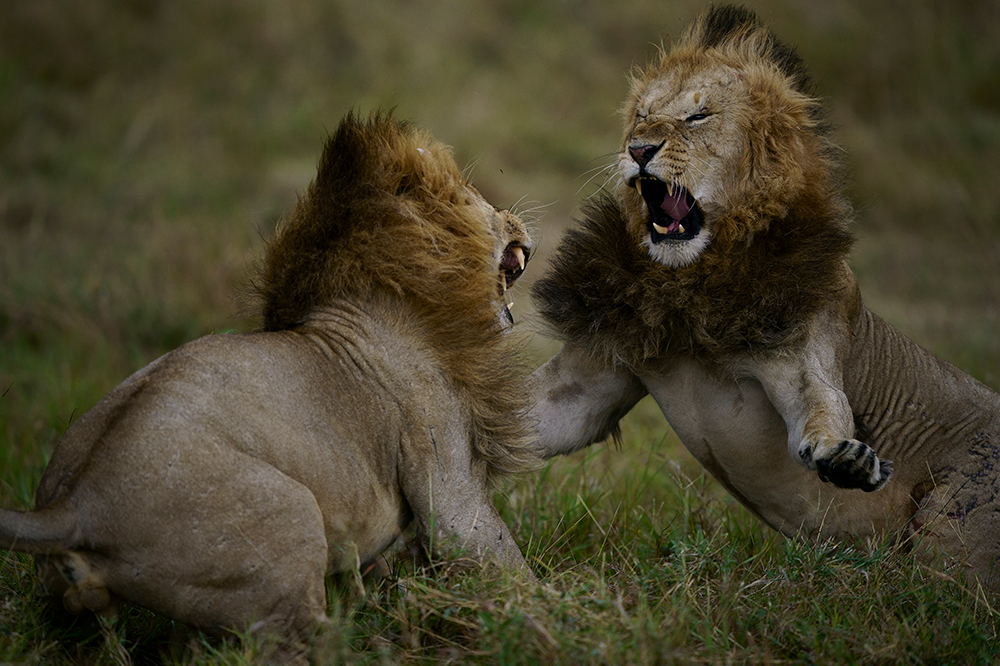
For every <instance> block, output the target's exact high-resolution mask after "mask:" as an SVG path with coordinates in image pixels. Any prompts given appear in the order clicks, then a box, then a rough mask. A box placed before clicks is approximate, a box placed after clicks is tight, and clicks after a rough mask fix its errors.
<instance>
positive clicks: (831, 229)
mask: <svg viewBox="0 0 1000 666" xmlns="http://www.w3.org/2000/svg"><path fill="white" fill-rule="evenodd" d="M623 109H624V114H625V135H624V139H623V142H622V146H621V151H620V153H619V160H618V173H619V180H618V183H617V187H616V190H615V192H614V196H610V195H609V194H608V193H601V194H600V195H599V196H596V197H594V198H592V199H591V200H590V201H588V202H586V203H585V204H584V206H583V219H582V221H581V225H580V226H579V227H578V228H575V229H572V230H570V231H569V232H568V233H567V235H566V237H565V238H564V239H563V242H562V243H561V244H560V247H559V250H558V252H557V253H556V255H555V257H554V258H553V260H552V268H551V269H550V270H549V272H548V273H547V274H546V275H545V276H544V277H543V278H542V279H540V280H539V281H537V282H536V283H535V285H534V289H533V293H534V296H535V300H536V302H537V303H538V304H539V312H540V313H541V314H542V315H543V317H545V319H546V320H547V321H548V322H549V323H550V324H551V326H552V329H553V331H555V332H556V333H557V334H558V335H559V336H560V337H561V338H563V339H564V340H571V341H574V342H578V343H580V344H585V345H586V346H588V347H590V348H591V349H592V351H593V353H594V355H595V356H596V357H598V358H602V359H605V360H606V361H608V362H610V363H624V364H626V365H629V366H633V367H639V366H641V365H642V364H643V363H645V362H646V361H647V360H648V359H650V358H654V357H659V358H669V357H670V355H671V354H674V353H678V352H680V353H685V354H693V355H697V356H699V357H702V358H705V359H716V358H719V357H721V356H724V355H727V354H741V353H746V352H752V353H767V352H770V351H771V350H774V349H780V348H781V347H782V346H785V345H788V344H790V343H792V342H793V341H795V340H796V339H798V338H800V337H801V335H803V331H804V327H803V323H804V322H805V321H806V320H807V319H808V317H809V316H810V314H811V313H812V312H815V311H816V309H817V308H819V307H821V306H822V305H823V304H824V303H828V302H829V300H830V298H831V294H832V293H835V292H837V291H838V290H842V289H845V288H848V286H849V285H850V284H852V282H853V278H852V277H851V276H850V274H849V271H848V269H847V264H846V257H847V254H848V252H849V251H850V248H851V245H852V243H853V240H854V239H853V234H852V230H851V227H852V224H853V213H852V210H851V206H850V203H849V201H848V199H847V197H846V195H845V193H844V188H843V185H844V177H843V172H842V169H841V166H840V164H839V162H838V160H837V152H838V151H837V148H836V147H835V146H834V144H833V143H832V142H831V141H830V139H829V138H828V134H829V129H828V126H827V123H826V122H825V121H824V119H823V110H822V107H821V105H820V103H819V102H818V100H817V99H816V98H815V96H814V95H813V93H812V89H811V86H810V83H809V78H808V76H807V74H806V71H805V69H804V66H803V65H802V63H801V61H800V60H799V58H798V57H797V56H796V55H795V52H794V51H793V50H792V49H791V48H789V47H787V46H784V45H783V44H781V43H780V42H779V41H778V40H777V39H776V38H775V37H774V36H773V35H772V34H771V33H770V32H769V31H768V29H767V28H766V27H764V26H763V25H761V24H760V23H759V21H758V20H757V18H756V16H754V14H753V13H751V12H749V11H747V10H745V9H742V8H733V7H720V8H715V7H713V8H709V9H708V10H707V11H706V12H705V13H703V14H702V15H701V16H699V17H698V19H697V20H696V21H695V22H694V23H693V24H692V26H691V27H690V28H688V29H687V30H686V31H685V33H684V34H683V35H682V36H681V38H680V39H679V40H678V41H677V43H675V44H674V45H673V46H672V47H671V48H670V49H669V50H667V49H662V50H661V53H660V56H659V58H658V59H657V60H656V61H655V62H653V63H651V64H650V65H648V66H647V67H645V68H644V69H642V70H640V71H639V72H638V74H637V75H636V76H635V77H634V80H633V85H632V90H631V92H630V94H629V96H628V98H627V100H626V102H625V105H624V107H623Z"/></svg>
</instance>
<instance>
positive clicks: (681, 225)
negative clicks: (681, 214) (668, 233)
mask: <svg viewBox="0 0 1000 666" xmlns="http://www.w3.org/2000/svg"><path fill="white" fill-rule="evenodd" d="M677 231H678V233H684V225H683V224H678V225H677Z"/></svg>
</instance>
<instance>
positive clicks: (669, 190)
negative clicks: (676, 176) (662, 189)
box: [667, 180, 674, 196]
mask: <svg viewBox="0 0 1000 666" xmlns="http://www.w3.org/2000/svg"><path fill="white" fill-rule="evenodd" d="M667 194H669V195H670V196H674V181H672V180H669V181H667Z"/></svg>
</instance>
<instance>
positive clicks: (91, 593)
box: [0, 113, 536, 659]
mask: <svg viewBox="0 0 1000 666" xmlns="http://www.w3.org/2000/svg"><path fill="white" fill-rule="evenodd" d="M531 246H532V243H531V240H530V238H529V236H528V233H527V231H526V229H525V226H524V224H523V223H522V222H521V220H520V219H519V218H518V217H516V216H515V215H513V214H511V213H510V212H508V211H500V210H498V209H496V208H494V207H493V206H491V205H490V204H488V203H487V202H486V201H485V200H484V199H483V197H482V196H481V195H480V194H479V193H478V191H477V190H476V189H475V188H474V187H473V186H472V185H471V184H470V183H469V182H467V180H466V178H465V177H463V175H462V173H461V171H460V170H459V169H458V167H457V166H456V164H455V161H454V159H453V157H452V154H451V152H450V149H448V148H447V147H446V146H444V145H442V144H440V143H436V142H434V141H432V140H431V138H430V137H429V136H428V135H427V134H426V133H424V132H422V131H420V130H417V129H416V128H414V127H412V126H410V125H408V124H405V123H401V122H397V121H396V120H394V119H393V117H392V116H391V114H382V113H375V114H372V115H371V116H370V117H369V118H368V119H367V120H365V119H362V118H360V117H359V116H357V115H355V114H353V113H352V114H350V115H348V116H347V117H346V118H345V119H344V120H343V121H342V122H341V124H340V126H339V127H338V129H337V130H336V132H335V133H334V134H333V135H332V136H331V137H330V138H329V139H328V141H327V143H326V146H325V150H324V152H323V154H322V157H321V159H320V162H319V167H318V172H317V175H316V178H315V180H314V181H313V182H312V184H311V185H310V186H309V188H308V190H307V192H306V193H305V195H304V196H302V197H301V198H300V199H299V201H298V203H297V204H296V206H295V208H294V210H293V211H292V212H291V215H290V217H288V218H287V219H286V220H285V221H284V222H283V224H282V225H281V226H280V227H279V229H278V231H277V232H276V235H275V236H274V238H273V239H271V240H270V241H269V242H268V244H267V247H266V256H265V258H264V260H263V261H262V262H261V264H260V269H259V274H258V276H257V277H256V279H255V284H254V291H255V293H256V294H257V302H259V304H260V305H259V309H260V317H261V319H262V321H263V330H262V331H259V332H254V333H248V334H225V335H210V336H207V337H203V338H200V339H198V340H195V341H193V342H190V343H188V344H186V345H184V346H182V347H180V348H179V349H177V350H175V351H173V352H170V353H168V354H166V355H165V356H163V357H161V358H160V359H158V360H156V361H154V362H153V363H151V364H150V365H148V366H147V367H145V368H143V369H142V370H140V371H138V372H136V373H135V374H134V375H132V376H131V377H129V378H128V379H126V380H125V382H124V383H122V384H121V385H120V386H118V387H117V388H115V389H114V390H113V391H111V393H110V394H108V395H107V396H106V397H105V398H104V399H102V400H101V401H100V402H98V403H97V405H96V406H95V407H94V408H93V409H91V410H90V411H88V412H87V413H86V414H84V415H83V416H82V417H80V418H79V420H77V421H76V422H75V423H74V424H73V425H72V426H71V427H70V428H69V429H68V431H67V432H66V434H65V436H64V437H63V438H62V440H61V441H60V442H59V444H58V445H57V447H56V449H55V451H54V452H53V454H52V458H51V461H50V462H49V464H48V467H47V468H46V470H45V472H44V475H43V477H42V479H41V482H40V485H39V487H38V489H37V492H36V495H35V508H34V509H33V510H31V511H13V510H2V511H0V547H2V548H5V549H8V550H16V551H22V552H28V553H33V554H34V555H35V558H36V563H37V568H38V574H39V578H40V582H41V585H42V586H43V588H44V589H46V590H48V591H50V592H52V593H54V594H59V595H61V596H62V598H63V601H64V603H65V605H66V607H67V608H68V609H70V610H71V611H80V610H82V609H89V610H91V611H94V612H97V613H113V612H114V610H115V604H116V602H117V601H118V600H123V601H126V602H131V603H134V604H138V605H141V606H144V607H146V608H148V609H150V610H153V611H155V612H157V613H160V614H163V615H165V616H167V617H170V618H172V619H174V620H178V621H181V622H184V623H187V624H189V625H192V626H194V627H196V628H199V629H202V630H207V631H210V632H222V631H224V630H236V631H247V630H249V631H252V632H255V633H259V634H261V635H263V636H272V635H273V636H275V637H277V638H278V640H279V644H280V645H281V646H282V647H281V648H280V649H281V650H284V652H285V654H286V656H291V657H292V658H297V659H301V657H302V656H304V652H303V650H305V647H304V646H305V645H306V641H307V640H308V638H309V636H310V635H311V632H312V631H313V630H314V629H315V628H316V626H317V624H319V623H323V622H324V621H325V607H326V590H325V583H324V578H325V575H326V574H327V573H329V572H333V571H343V570H352V569H355V570H356V569H357V567H358V566H359V564H360V563H365V562H366V561H371V560H373V558H375V557H376V556H378V555H379V553H380V552H382V551H383V550H384V549H385V548H386V547H387V546H389V545H390V544H392V543H393V542H394V541H395V540H396V539H397V536H399V535H400V533H401V531H402V530H403V529H404V528H406V527H407V525H408V524H410V523H411V522H412V523H414V524H415V529H416V533H417V535H418V538H420V540H421V541H422V542H423V543H424V544H425V545H426V547H427V548H432V547H433V549H434V551H436V552H440V553H442V554H446V555H447V554H458V553H463V554H466V555H470V556H473V557H476V558H480V559H481V560H484V561H487V562H492V563H495V565H497V566H499V567H501V568H503V569H505V570H509V571H510V572H512V573H513V574H514V575H519V576H521V577H526V578H533V576H532V574H531V570H530V568H529V567H528V565H527V564H526V563H525V560H524V558H523V556H522V554H521V551H520V550H519V548H518V546H517V544H516V543H515V541H514V539H513V537H512V536H511V532H510V530H509V529H508V528H507V526H506V525H505V524H504V522H503V521H502V520H501V518H500V516H499V515H498V513H497V511H496V509H495V508H494V506H493V505H492V503H491V498H490V496H491V489H492V482H493V481H494V480H495V479H497V478H499V476H500V475H506V474H511V473H514V472H519V471H523V470H527V469H531V468H533V467H534V466H535V465H536V456H535V454H534V450H533V448H532V447H531V446H530V429H529V428H528V427H527V426H526V425H525V420H524V416H525V413H526V410H527V402H526V400H527V395H526V392H525V391H524V381H525V380H526V378H527V369H526V368H525V367H524V366H523V364H522V363H521V362H520V361H518V359H517V358H516V351H517V350H516V345H515V344H514V342H513V341H512V340H511V334H510V330H509V329H510V325H511V324H512V319H511V318H510V313H509V308H508V307H507V303H506V300H507V297H506V296H505V292H506V290H507V289H508V288H509V287H511V286H512V285H513V284H514V282H515V281H516V280H517V279H518V277H519V276H520V275H521V273H522V271H523V270H524V267H525V263H526V262H527V261H528V259H529V256H530V253H531Z"/></svg>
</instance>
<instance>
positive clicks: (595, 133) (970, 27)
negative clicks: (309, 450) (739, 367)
mask: <svg viewBox="0 0 1000 666" xmlns="http://www.w3.org/2000/svg"><path fill="white" fill-rule="evenodd" d="M747 4H748V6H749V7H751V8H753V9H755V10H756V11H758V12H759V14H760V15H761V16H762V17H763V18H764V19H765V20H766V21H768V22H770V23H771V24H772V25H773V27H774V29H775V31H776V32H777V34H778V35H779V36H780V37H782V38H783V39H784V40H785V41H788V42H790V43H792V44H794V45H796V46H797V47H798V49H799V52H800V54H801V55H802V56H803V58H804V59H805V60H806V62H807V63H808V64H809V66H810V68H811V70H812V72H813V74H814V77H815V79H816V81H817V83H818V86H819V89H820V90H821V92H822V94H823V95H824V96H825V98H826V100H827V103H828V106H829V108H830V111H831V115H832V118H833V120H834V122H835V124H836V125H837V127H838V129H837V132H836V138H837V140H838V141H839V143H840V144H841V145H842V146H843V148H844V150H845V151H846V157H847V159H848V161H849V163H850V164H851V171H852V177H853V186H852V188H853V189H852V196H853V199H854V201H855V204H856V205H857V207H858V233H859V236H860V242H859V244H858V246H857V249H856V251H855V254H854V256H853V262H852V263H853V267H854V269H855V271H856V273H857V275H858V277H859V280H860V282H861V285H862V289H863V291H864V294H865V297H866V301H867V303H868V305H869V306H870V307H871V308H872V309H873V310H875V311H876V312H877V313H879V314H881V315H882V316H883V317H884V318H886V319H888V320H889V321H890V322H891V323H893V324H895V325H896V326H898V327H899V328H901V329H902V330H903V331H904V332H905V333H906V334H907V335H909V336H910V337H911V338H913V339H914V340H916V341H917V342H919V343H920V344H922V345H924V346H925V347H928V348H930V349H931V350H933V351H934V352H936V353H938V354H939V355H941V356H944V357H945V358H947V359H949V360H951V361H952V362H954V363H956V364H957V365H959V366H960V367H961V368H963V369H964V370H966V371H968V372H970V373H971V374H972V375H974V376H976V377H977V378H979V379H981V380H983V381H985V382H986V383H987V384H989V385H990V386H992V387H993V388H994V389H1000V335H998V319H1000V183H998V175H1000V4H998V3H997V1H996V0H952V1H950V2H947V3H943V2H938V1H936V0H906V1H903V0H882V1H881V2H871V0H822V1H820V0H797V1H796V0H784V1H780V0H757V1H751V2H748V3H747ZM703 6H704V3H703V2H689V1H686V0H683V1H682V0H678V1H676V2H662V1H661V2H654V1H652V0H629V1H627V2H606V1H604V0H553V1H550V2H545V1H540V0H443V1H440V2H417V1H405V0H394V1H381V2H380V1H361V2H359V1H357V0H353V1H351V2H345V1H340V0H327V1H321V0H299V1H297V2H294V3H289V2H279V1H277V0H238V1H237V0H213V1H212V2H203V1H202V0H172V1H170V2H167V1H163V0H3V2H0V394H2V397H0V501H4V502H5V504H7V505H10V504H11V503H12V502H18V503H21V502H23V503H27V502H28V501H30V497H31V492H32V490H33V487H34V484H35V483H36V482H37V478H38V475H39V474H40V472H41V469H42V468H43V467H44V463H45V461H46V460H47V456H48V452H49V450H50V449H51V446H52V444H53V443H54V442H55V440H56V439H57V438H58V436H59V435H60V434H61V433H62V432H63V430H64V429H65V428H66V426H67V425H68V424H69V422H70V421H71V420H72V419H73V418H75V417H76V416H79V415H80V414H82V413H83V411H85V410H86V409H88V408H89V407H90V406H92V405H93V403H94V402H95V401H96V400H97V399H99V398H100V397H101V396H102V395H103V394H104V393H106V392H107V391H108V390H109V389H110V388H112V387H113V386H115V385H116V384H118V383H119V382H120V381H121V380H122V379H124V378H125V377H126V376H127V375H128V374H130V373H131V372H133V371H134V370H136V369H138V368H139V367H141V366H143V365H144V364H146V363H148V362H149V361H151V360H152V359H153V358H155V357H157V356H159V355H160V354H162V353H163V352H165V351H167V350H169V349H171V348H173V347H176V346H178V345H180V344H182V343H183V342H185V341H187V340H190V339H192V338H195V337H198V336H200V335H204V334H207V333H210V332H212V331H223V330H250V329H252V327H253V326H254V322H252V321H248V320H246V319H244V318H242V317H241V316H240V314H239V307H240V306H239V303H238V301H237V299H236V295H237V294H238V293H239V291H240V289H241V288H242V287H243V286H244V285H245V281H246V278H247V275H248V271H249V269H250V267H251V266H252V262H253V258H254V256H255V254H256V253H257V252H258V251H259V249H260V247H261V237H262V236H266V235H267V234H269V233H270V232H271V231H272V230H273V228H274V225H275V223H276V222H277V220H278V219H279V218H280V217H281V215H282V214H283V213H284V212H285V211H287V210H288V209H289V208H290V207H291V206H292V205H293V203H294V202H295V199H296V196H297V195H298V194H299V193H301V192H303V191H304V190H305V188H306V187H307V186H308V184H309V181H310V179H311V178H312V176H313V174H314V168H315V164H316V159H317V157H318V155H319V151H320V148H321V146H322V142H323V140H324V138H325V136H326V134H327V132H329V131H332V130H333V129H334V128H335V127H336V125H337V123H338V121H339V120H340V118H341V117H342V116H343V115H344V114H345V113H347V112H348V111H349V110H351V109H356V110H358V111H361V112H363V113H367V112H368V111H371V110H373V109H376V108H380V107H381V108H395V109H396V114H397V115H398V116H399V117H401V118H406V119H410V120H412V121H414V122H416V123H417V124H419V125H422V126H424V127H426V128H428V129H429V130H430V131H431V132H432V133H433V134H434V135H435V136H436V137H437V138H438V139H440V140H442V141H444V142H445V143H448V144H451V145H452V146H454V148H455V154H456V158H457V161H458V162H459V165H460V166H467V167H470V168H472V179H473V181H474V183H475V184H476V185H477V186H478V187H479V189H480V190H481V191H482V192H483V194H484V195H485V196H486V198H487V199H489V200H490V201H491V202H492V203H494V204H496V205H498V206H501V207H505V206H512V205H515V204H516V205H517V206H518V209H520V210H526V211H530V212H529V213H528V215H527V217H528V218H529V219H530V220H531V224H532V226H533V228H534V230H535V235H536V241H537V248H538V251H537V252H536V253H535V255H534V258H533V261H532V263H531V265H530V266H529V269H528V272H527V274H526V278H525V281H524V282H523V283H522V286H521V287H520V289H519V293H517V294H515V299H516V301H517V309H516V310H515V315H516V316H517V317H518V318H519V326H520V330H522V331H525V332H527V331H530V330H531V327H532V326H533V325H536V324H537V322H535V321H534V320H533V317H532V313H531V308H530V299H529V297H528V288H527V287H528V286H529V285H530V283H531V281H532V280H533V279H535V278H537V277H538V276H539V275H540V274H541V273H542V271H543V269H544V268H545V262H546V258H547V254H548V253H549V252H550V251H551V250H552V249H553V248H554V247H555V245H556V243H557V241H558V239H559V236H560V232H561V230H562V229H564V228H565V227H566V226H567V225H568V224H570V223H571V220H572V217H573V215H574V211H575V210H576V209H577V207H578V205H579V203H580V201H581V200H582V199H584V198H585V197H587V196H589V195H592V194H593V193H594V192H595V191H596V190H597V189H598V188H599V187H600V185H602V184H603V182H604V175H603V173H602V172H601V169H602V167H604V166H606V165H607V164H609V163H610V162H611V161H612V160H613V159H614V155H613V154H614V152H615V151H616V150H617V147H618V141H619V136H620V121H619V117H618V115H617V109H618V107H619V105H620V104H621V103H622V102H623V100H624V97H625V94H626V92H627V77H626V73H627V72H628V71H629V69H630V68H632V67H633V66H635V65H638V64H641V63H643V62H645V61H646V60H647V59H649V58H651V57H652V56H653V55H654V54H655V52H656V45H657V44H658V43H660V41H661V39H662V40H664V41H667V42H669V39H670V37H671V36H672V35H676V34H678V33H679V32H680V30H681V29H682V28H683V27H684V26H685V25H686V24H687V23H688V22H689V21H690V19H691V18H692V17H693V16H694V15H695V14H696V13H697V12H698V11H699V10H700V9H701V8H702V7H703ZM530 337H531V344H530V345H529V349H530V353H532V354H534V355H535V356H536V357H537V359H536V360H537V361H541V360H542V359H543V358H544V357H545V355H546V354H549V353H551V352H552V351H554V348H553V346H552V345H550V344H546V343H545V341H544V339H542V338H541V337H540V336H538V335H532V336H530ZM657 427H662V426H659V425H658V426H657ZM25 471H26V472H28V474H24V473H23V472H25Z"/></svg>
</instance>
